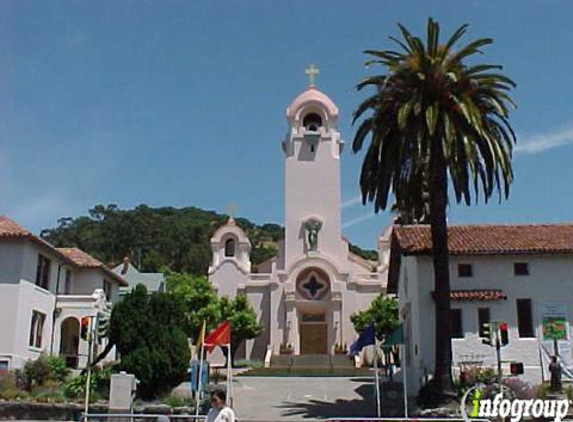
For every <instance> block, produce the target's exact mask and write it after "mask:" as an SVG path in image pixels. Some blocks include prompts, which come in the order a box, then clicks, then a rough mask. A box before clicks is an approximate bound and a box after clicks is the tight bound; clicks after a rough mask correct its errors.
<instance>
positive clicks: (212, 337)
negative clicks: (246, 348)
mask: <svg viewBox="0 0 573 422" xmlns="http://www.w3.org/2000/svg"><path fill="white" fill-rule="evenodd" d="M230 342H231V324H229V321H223V322H222V323H220V324H219V325H218V326H217V328H215V329H214V330H213V331H211V332H210V333H209V335H208V336H207V337H205V350H207V351H208V352H209V353H211V352H212V351H213V349H214V348H215V346H225V345H227V344H229V343H230Z"/></svg>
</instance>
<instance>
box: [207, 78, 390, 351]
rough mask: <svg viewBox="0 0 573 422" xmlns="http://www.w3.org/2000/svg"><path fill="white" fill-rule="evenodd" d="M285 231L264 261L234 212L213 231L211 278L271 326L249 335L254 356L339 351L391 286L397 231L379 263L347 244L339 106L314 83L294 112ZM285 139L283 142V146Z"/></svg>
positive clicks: (285, 147)
mask: <svg viewBox="0 0 573 422" xmlns="http://www.w3.org/2000/svg"><path fill="white" fill-rule="evenodd" d="M286 117H287V122H288V126H289V127H288V133H287V135H286V137H285V139H284V141H283V142H282V153H283V154H284V182H285V184H284V207H285V208H284V210H285V212H284V216H285V221H284V226H285V237H284V239H283V240H282V241H281V242H279V244H278V254H277V255H276V256H275V257H273V258H272V259H270V260H268V261H266V262H264V263H262V264H260V265H258V267H257V269H256V272H255V271H254V269H253V268H252V267H251V262H250V258H249V254H250V249H251V244H250V241H249V239H248V238H247V236H246V235H245V233H244V232H243V230H242V229H241V228H240V227H239V226H237V225H236V224H235V222H234V221H233V219H232V218H230V219H229V221H228V222H227V224H226V225H224V226H222V227H219V229H218V230H217V231H216V232H215V233H214V235H213V237H212V239H211V248H212V262H211V266H210V268H209V280H210V282H211V283H212V285H213V286H214V288H215V289H216V290H217V292H218V294H219V295H227V296H229V297H234V296H236V295H237V294H245V295H246V296H247V297H248V299H249V302H250V303H251V305H252V306H253V308H254V309H255V311H256V312H257V315H258V318H259V321H260V322H261V324H262V325H263V327H264V331H263V333H262V334H261V335H260V336H259V337H258V338H256V339H254V340H249V341H248V342H247V345H246V348H245V350H243V353H244V354H245V357H247V358H256V359H263V358H265V357H268V356H269V355H271V354H279V353H281V352H283V353H294V354H297V355H298V354H301V355H304V354H311V355H315V354H321V355H322V354H332V353H334V351H335V349H337V348H340V347H341V346H342V347H344V345H350V343H351V342H352V341H354V339H355V338H356V333H355V331H354V329H353V327H352V324H351V322H350V315H351V314H353V313H354V312H356V311H359V310H363V309H366V308H367V307H368V306H369V305H370V303H371V302H372V300H373V299H375V297H376V296H377V295H379V294H380V293H383V292H385V289H386V280H387V262H388V259H387V258H388V256H387V255H388V253H389V245H388V238H389V233H385V234H383V235H382V236H381V237H380V238H379V239H378V248H379V251H380V252H379V259H378V262H371V261H366V260H364V259H362V258H360V257H359V256H357V255H354V254H352V253H351V252H350V251H349V246H348V241H347V240H346V239H345V238H344V237H343V236H342V232H341V218H340V209H341V201H340V156H341V153H342V151H343V146H344V142H343V141H342V139H341V135H340V132H339V131H338V129H337V121H338V108H337V106H336V104H335V103H334V102H333V101H332V100H331V99H330V98H329V97H327V96H326V95H325V94H324V93H322V92H320V91H319V90H318V89H316V87H314V85H313V84H312V83H311V85H310V86H309V87H308V89H306V90H305V91H304V92H303V93H301V94H300V95H298V96H297V97H296V98H295V99H294V100H293V102H292V103H291V104H290V105H289V106H288V108H287V110H286ZM277 147H278V145H277Z"/></svg>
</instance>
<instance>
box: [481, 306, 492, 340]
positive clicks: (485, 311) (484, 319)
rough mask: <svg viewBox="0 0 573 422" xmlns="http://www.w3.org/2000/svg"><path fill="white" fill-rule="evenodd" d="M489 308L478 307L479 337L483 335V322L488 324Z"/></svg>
mask: <svg viewBox="0 0 573 422" xmlns="http://www.w3.org/2000/svg"><path fill="white" fill-rule="evenodd" d="M489 321H490V318H489V308H478V324H479V326H478V332H479V336H480V337H482V338H483V337H485V336H486V335H485V333H484V324H489Z"/></svg>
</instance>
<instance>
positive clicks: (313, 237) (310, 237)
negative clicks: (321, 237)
mask: <svg viewBox="0 0 573 422" xmlns="http://www.w3.org/2000/svg"><path fill="white" fill-rule="evenodd" d="M321 228H322V222H321V221H319V220H316V219H314V218H311V219H310V220H307V221H305V222H304V229H305V230H306V246H307V248H308V250H309V251H317V250H318V232H319V231H320V229H321Z"/></svg>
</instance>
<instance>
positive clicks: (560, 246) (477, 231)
mask: <svg viewBox="0 0 573 422" xmlns="http://www.w3.org/2000/svg"><path fill="white" fill-rule="evenodd" d="M393 236H394V239H395V240H396V241H397V246H398V247H399V249H400V250H401V253H402V254H404V255H422V254H430V253H431V250H432V240H431V234H430V226H428V225H416V226H396V227H395V228H394V232H393ZM448 247H449V250H450V254H452V255H494V254H539V253H552V254H562V253H563V254H567V253H573V224H529V225H525V224H523V225H475V226H473V225H464V226H462V225H460V226H450V227H448Z"/></svg>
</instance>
